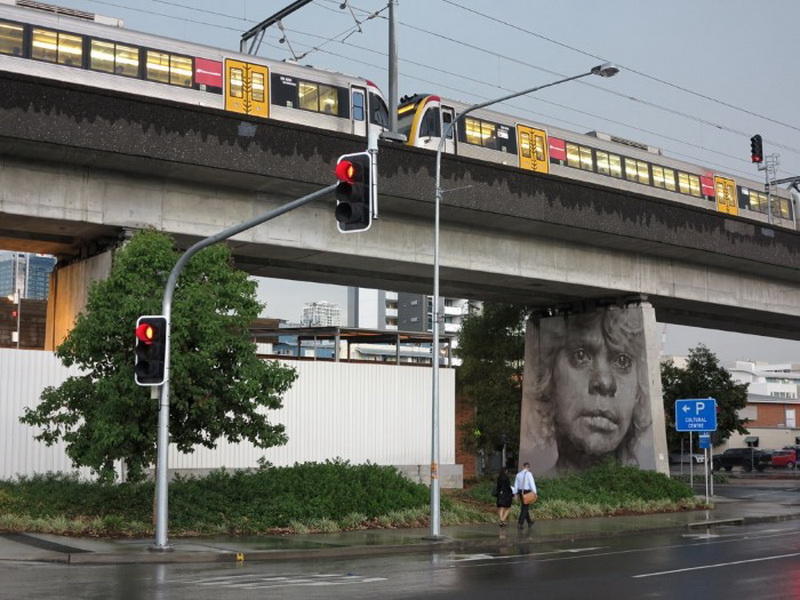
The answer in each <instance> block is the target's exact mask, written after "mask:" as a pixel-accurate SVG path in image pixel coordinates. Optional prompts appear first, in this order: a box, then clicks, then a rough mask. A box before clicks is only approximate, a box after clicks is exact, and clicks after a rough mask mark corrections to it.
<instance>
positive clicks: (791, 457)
mask: <svg viewBox="0 0 800 600" xmlns="http://www.w3.org/2000/svg"><path fill="white" fill-rule="evenodd" d="M795 464H797V452H795V451H794V450H789V449H786V448H784V449H783V450H775V451H774V452H773V453H772V466H773V467H786V468H787V469H792V468H794V466H795Z"/></svg>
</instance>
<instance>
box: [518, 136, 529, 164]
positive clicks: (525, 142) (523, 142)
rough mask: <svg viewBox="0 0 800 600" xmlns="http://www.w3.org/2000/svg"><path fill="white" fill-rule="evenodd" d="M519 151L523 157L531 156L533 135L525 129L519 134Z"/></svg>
mask: <svg viewBox="0 0 800 600" xmlns="http://www.w3.org/2000/svg"><path fill="white" fill-rule="evenodd" d="M519 153H520V154H521V155H522V158H531V136H530V134H529V133H527V132H525V131H523V132H520V134H519Z"/></svg>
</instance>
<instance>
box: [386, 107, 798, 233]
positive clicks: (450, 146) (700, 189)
mask: <svg viewBox="0 0 800 600" xmlns="http://www.w3.org/2000/svg"><path fill="white" fill-rule="evenodd" d="M468 107H469V105H468V104H464V103H462V102H458V101H455V100H448V99H443V98H441V97H440V96H436V95H432V94H416V95H411V96H406V97H404V98H402V99H401V102H400V106H399V107H398V126H399V129H400V132H401V133H403V134H405V135H406V136H407V139H408V141H407V143H408V144H409V145H412V146H416V147H419V148H428V149H431V150H436V148H437V147H438V146H439V143H440V141H441V139H442V134H443V132H446V131H448V127H447V125H448V124H449V123H451V122H452V121H453V119H455V117H456V115H458V114H460V113H461V112H462V111H464V110H466V109H467V108H468ZM443 151H444V152H446V153H451V154H457V155H459V156H466V157H469V158H474V159H477V160H483V161H488V162H495V163H499V164H504V165H512V166H516V167H519V168H521V169H526V170H530V171H535V172H537V173H544V174H548V173H549V174H553V175H560V176H563V177H567V178H569V179H577V180H580V181H587V182H591V183H596V184H598V185H603V186H606V187H614V188H617V189H621V190H627V191H631V192H635V193H644V194H647V195H650V196H653V197H657V198H663V199H665V200H670V201H676V202H681V203H684V204H691V205H693V206H697V207H700V208H704V209H708V210H715V211H718V212H724V213H726V214H731V215H740V216H744V217H748V218H750V219H754V220H756V221H760V222H770V218H769V204H770V201H769V198H768V197H767V194H766V193H765V192H764V191H763V190H764V184H763V183H758V182H756V181H752V180H746V179H743V178H734V177H731V176H729V175H726V174H724V173H716V172H714V171H712V170H709V169H706V168H703V167H701V166H697V165H693V164H691V163H687V162H684V161H679V160H676V159H672V158H669V157H667V156H664V155H663V154H662V152H661V150H660V149H658V148H654V147H652V146H648V145H646V144H641V143H639V142H635V141H631V140H626V139H623V138H619V137H615V136H611V135H608V134H605V133H601V132H596V131H592V132H589V133H586V134H580V133H575V132H571V131H567V130H564V129H560V128H557V127H552V126H548V125H544V124H542V123H536V122H534V121H532V120H529V119H521V118H516V117H513V116H510V115H507V114H503V113H500V112H496V111H493V110H490V109H485V108H484V109H478V110H475V111H473V112H470V113H469V115H468V116H466V117H465V118H464V119H463V120H461V121H459V122H458V123H457V125H456V128H455V132H454V133H450V135H449V136H448V138H447V139H446V140H445V142H444V145H443ZM771 204H772V219H771V222H772V224H773V225H776V226H779V227H787V228H791V229H796V228H797V223H796V216H795V211H794V206H793V200H792V196H791V194H790V193H789V192H788V191H786V190H782V189H779V190H773V194H772V201H771Z"/></svg>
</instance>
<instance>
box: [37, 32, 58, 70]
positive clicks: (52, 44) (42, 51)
mask: <svg viewBox="0 0 800 600" xmlns="http://www.w3.org/2000/svg"><path fill="white" fill-rule="evenodd" d="M31 56H32V57H33V58H35V59H37V60H46V61H47V62H56V61H58V33H57V32H55V31H50V30H48V29H34V30H33V36H32V40H31Z"/></svg>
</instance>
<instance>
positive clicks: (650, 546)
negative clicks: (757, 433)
mask: <svg viewBox="0 0 800 600" xmlns="http://www.w3.org/2000/svg"><path fill="white" fill-rule="evenodd" d="M506 535H508V536H509V540H510V541H513V542H514V544H513V546H512V547H511V548H510V549H508V550H506V551H504V553H503V554H491V553H489V554H476V555H459V554H453V553H449V552H448V553H440V554H434V555H430V554H426V555H399V556H390V557H380V558H374V559H347V560H313V561H285V562H272V563H244V564H241V565H234V564H208V565H118V566H66V565H59V564H34V563H1V564H0V598H3V599H5V598H14V599H16V600H24V599H34V598H35V599H37V600H38V599H41V598H48V599H62V598H64V599H66V598H89V599H95V598H97V599H100V598H102V599H104V600H105V599H111V598H118V599H123V600H144V599H165V600H166V599H170V600H171V599H191V600H206V599H208V600H211V599H217V598H220V599H229V598H237V599H249V598H262V599H263V598H270V599H280V598H291V599H300V598H303V599H305V598H357V599H358V598H381V599H382V600H391V599H401V598H459V599H472V598H475V599H481V600H486V599H487V598H496V597H501V596H505V597H507V598H523V597H524V598H542V599H547V600H557V599H562V598H563V599H580V598H590V599H591V600H602V599H606V598H608V599H613V600H622V599H627V598H631V599H633V598H636V599H644V598H676V599H678V598H680V599H693V598H703V599H708V600H713V599H723V598H724V599H725V600H729V599H730V598H747V600H766V599H781V600H797V599H800V521H785V522H781V523H769V524H762V525H756V526H748V527H722V528H716V529H712V530H710V531H695V532H691V533H684V534H681V533H669V534H663V535H653V534H650V535H637V536H628V537H620V538H605V539H598V540H580V541H576V542H574V543H570V542H560V543H550V544H543V543H538V542H537V541H536V531H535V528H534V530H533V531H532V532H531V534H530V535H528V534H527V533H525V534H522V535H521V536H518V535H517V532H516V531H511V532H508V533H507V534H506Z"/></svg>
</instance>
